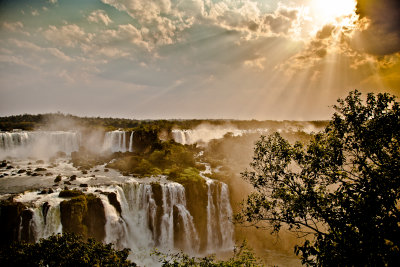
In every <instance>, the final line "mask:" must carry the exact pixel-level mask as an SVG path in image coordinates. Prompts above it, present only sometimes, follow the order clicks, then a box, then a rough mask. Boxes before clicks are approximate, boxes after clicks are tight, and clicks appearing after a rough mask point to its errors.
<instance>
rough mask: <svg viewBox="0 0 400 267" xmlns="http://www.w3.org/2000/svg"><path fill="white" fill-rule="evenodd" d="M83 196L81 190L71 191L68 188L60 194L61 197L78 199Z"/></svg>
mask: <svg viewBox="0 0 400 267" xmlns="http://www.w3.org/2000/svg"><path fill="white" fill-rule="evenodd" d="M81 195H83V193H82V191H80V190H76V189H74V190H69V189H68V187H65V189H64V190H63V191H61V192H60V194H58V196H59V197H77V196H81Z"/></svg>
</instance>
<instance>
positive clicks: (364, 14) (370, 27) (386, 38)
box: [353, 0, 400, 55]
mask: <svg viewBox="0 0 400 267" xmlns="http://www.w3.org/2000/svg"><path fill="white" fill-rule="evenodd" d="M357 2H358V3H357V13H358V14H359V15H360V19H361V20H360V21H361V23H367V25H366V27H365V28H364V29H362V30H360V31H358V32H356V35H355V40H354V42H353V45H354V47H356V48H357V49H360V50H363V51H365V52H367V53H370V54H373V55H389V54H393V53H396V52H400V1H398V0H379V1H371V0H358V1H357Z"/></svg>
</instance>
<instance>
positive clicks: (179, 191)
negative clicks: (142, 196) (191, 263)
mask: <svg viewBox="0 0 400 267" xmlns="http://www.w3.org/2000/svg"><path fill="white" fill-rule="evenodd" d="M162 193H163V194H162V202H163V204H162V208H163V215H162V218H161V236H160V244H161V245H162V246H163V247H164V248H165V249H168V248H173V247H174V240H175V238H174V233H175V232H176V231H174V226H175V225H176V223H177V222H176V221H174V207H176V209H177V210H178V213H179V216H180V218H181V219H182V221H183V231H184V233H185V235H184V238H185V240H184V243H185V244H184V245H185V248H186V249H187V250H189V251H190V252H195V253H196V252H198V250H199V246H198V244H199V237H198V234H197V231H196V228H195V226H194V223H193V217H192V216H191V215H190V212H189V211H188V210H187V208H186V197H185V188H184V187H183V186H182V185H181V184H178V183H169V184H165V185H162Z"/></svg>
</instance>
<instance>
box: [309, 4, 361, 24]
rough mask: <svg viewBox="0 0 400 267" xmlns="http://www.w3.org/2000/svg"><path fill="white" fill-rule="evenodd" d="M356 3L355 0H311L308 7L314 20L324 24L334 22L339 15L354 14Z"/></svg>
mask: <svg viewBox="0 0 400 267" xmlns="http://www.w3.org/2000/svg"><path fill="white" fill-rule="evenodd" d="M356 4H357V2H356V0H335V1H327V0H311V3H310V8H311V10H312V13H313V17H314V18H315V19H316V21H318V22H319V23H321V24H326V23H331V22H335V21H336V20H337V18H339V17H343V16H348V15H353V14H355V10H356Z"/></svg>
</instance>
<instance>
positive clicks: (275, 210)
mask: <svg viewBox="0 0 400 267" xmlns="http://www.w3.org/2000/svg"><path fill="white" fill-rule="evenodd" d="M334 108H335V110H336V113H335V114H334V115H333V118H332V120H331V121H330V123H329V125H328V126H327V127H326V129H325V131H324V132H322V133H318V134H316V135H315V136H314V137H313V139H312V141H311V142H310V143H309V144H308V145H307V146H304V145H303V144H301V143H299V142H298V143H296V144H294V145H292V144H290V143H289V142H288V141H286V140H285V139H283V138H282V137H281V136H280V135H279V134H278V133H276V134H274V135H271V136H269V137H265V136H263V137H261V139H260V140H259V141H258V142H257V143H256V145H255V150H254V158H253V162H252V163H251V167H252V170H250V171H246V172H244V173H243V174H242V175H243V177H244V178H245V179H247V180H248V181H249V182H250V183H251V184H252V185H253V186H254V188H255V192H254V193H253V194H251V195H250V196H249V197H248V199H247V201H245V202H244V204H243V210H242V212H241V213H240V214H239V215H237V219H238V220H240V221H242V222H247V223H254V224H258V225H260V226H269V227H272V231H273V232H275V233H277V232H279V230H280V229H281V227H282V226H285V227H288V228H289V229H290V230H292V231H296V232H297V233H298V234H301V235H303V236H306V241H305V242H304V243H303V244H302V245H300V246H296V247H295V252H296V254H298V255H300V256H301V258H302V262H303V264H304V263H305V264H309V265H318V266H385V265H386V266H394V265H396V264H398V263H399V262H400V251H399V248H400V211H399V198H400V143H399V142H400V106H399V102H396V98H395V97H394V96H391V95H389V94H378V95H376V96H375V95H374V94H368V96H367V99H366V101H363V100H362V98H361V93H360V92H358V91H354V92H351V93H350V94H349V95H348V96H347V98H346V99H345V100H341V99H339V100H338V105H337V106H334Z"/></svg>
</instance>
